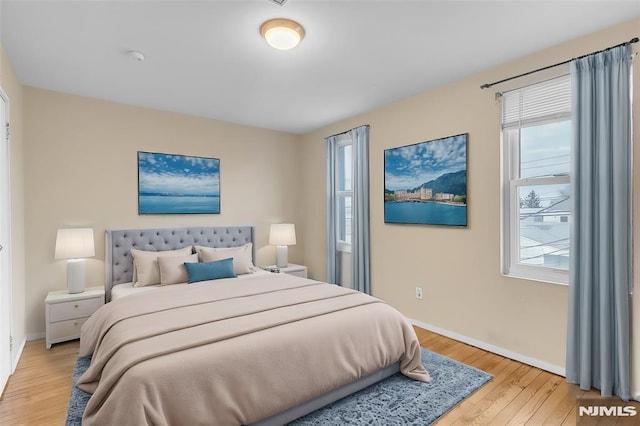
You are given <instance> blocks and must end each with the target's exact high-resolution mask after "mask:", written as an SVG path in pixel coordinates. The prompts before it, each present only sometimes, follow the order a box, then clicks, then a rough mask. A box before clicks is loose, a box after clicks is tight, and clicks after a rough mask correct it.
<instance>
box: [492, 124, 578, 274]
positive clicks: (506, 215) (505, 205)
mask: <svg viewBox="0 0 640 426" xmlns="http://www.w3.org/2000/svg"><path fill="white" fill-rule="evenodd" d="M563 121H571V112H567V113H561V114H558V113H556V114H550V115H547V116H544V117H541V118H539V119H529V120H527V121H526V122H519V123H512V124H510V125H507V126H504V125H502V126H501V132H500V143H501V151H500V152H501V171H500V172H501V173H500V174H501V176H500V183H501V186H502V191H501V197H500V202H501V217H500V221H501V230H502V232H501V240H502V241H501V274H502V275H503V276H508V277H512V278H521V279H527V280H532V281H540V282H545V283H552V284H560V285H568V284H569V270H568V269H563V268H554V267H551V266H534V265H527V264H523V263H520V250H521V245H520V188H521V187H523V186H532V185H536V186H545V185H556V184H570V182H571V181H570V175H569V174H568V173H567V174H558V175H549V176H542V177H528V178H521V177H520V166H521V164H520V142H521V141H520V137H521V129H523V128H526V127H533V126H541V125H544V124H550V123H558V122H563Z"/></svg>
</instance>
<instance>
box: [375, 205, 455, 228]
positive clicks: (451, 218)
mask: <svg viewBox="0 0 640 426" xmlns="http://www.w3.org/2000/svg"><path fill="white" fill-rule="evenodd" d="M384 221H385V222H387V223H414V224H430V225H453V226H466V225H467V207H466V206H465V205H455V204H445V203H435V202H427V203H412V202H405V203H403V202H386V203H384Z"/></svg>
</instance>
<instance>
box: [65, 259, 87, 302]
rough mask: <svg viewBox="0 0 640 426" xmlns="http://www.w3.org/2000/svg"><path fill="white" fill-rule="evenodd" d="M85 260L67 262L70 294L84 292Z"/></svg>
mask: <svg viewBox="0 0 640 426" xmlns="http://www.w3.org/2000/svg"><path fill="white" fill-rule="evenodd" d="M84 269H85V268H84V259H69V260H68V261H67V287H68V288H69V293H71V294H74V293H83V292H84Z"/></svg>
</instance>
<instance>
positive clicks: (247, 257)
mask: <svg viewBox="0 0 640 426" xmlns="http://www.w3.org/2000/svg"><path fill="white" fill-rule="evenodd" d="M195 248H196V253H198V259H200V262H214V261H216V260H222V259H227V258H229V257H232V258H233V272H235V273H236V275H242V274H251V273H252V272H253V271H254V269H253V268H254V266H253V262H252V260H251V255H252V248H253V244H251V243H247V244H245V245H243V246H238V247H203V246H195Z"/></svg>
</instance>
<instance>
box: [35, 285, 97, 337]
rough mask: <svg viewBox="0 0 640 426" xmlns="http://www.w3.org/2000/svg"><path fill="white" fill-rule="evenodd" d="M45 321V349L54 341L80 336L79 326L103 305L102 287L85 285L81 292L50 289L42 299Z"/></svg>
mask: <svg viewBox="0 0 640 426" xmlns="http://www.w3.org/2000/svg"><path fill="white" fill-rule="evenodd" d="M44 303H45V307H46V321H47V349H51V345H52V344H54V343H59V342H65V341H67V340H73V339H77V338H78V337H80V328H81V327H82V324H84V323H85V321H87V320H88V319H89V317H90V316H91V314H93V313H94V312H95V311H97V310H98V308H99V307H100V306H102V305H104V287H102V286H100V287H87V288H86V289H85V291H84V292H82V293H74V294H71V293H69V292H68V291H67V290H61V291H50V292H49V294H48V295H47V298H46V299H45V301H44Z"/></svg>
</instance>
